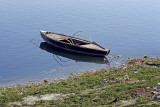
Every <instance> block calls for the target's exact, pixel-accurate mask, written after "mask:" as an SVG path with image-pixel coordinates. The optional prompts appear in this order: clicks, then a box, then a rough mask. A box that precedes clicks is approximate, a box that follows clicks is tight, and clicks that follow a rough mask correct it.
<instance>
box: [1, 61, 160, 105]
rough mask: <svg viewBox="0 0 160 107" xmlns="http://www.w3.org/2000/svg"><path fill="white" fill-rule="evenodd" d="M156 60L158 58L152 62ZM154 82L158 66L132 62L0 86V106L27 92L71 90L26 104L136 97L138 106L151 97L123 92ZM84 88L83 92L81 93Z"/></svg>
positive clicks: (158, 74) (157, 79)
mask: <svg viewBox="0 0 160 107" xmlns="http://www.w3.org/2000/svg"><path fill="white" fill-rule="evenodd" d="M157 62H158V61H156V63H157ZM108 71H109V72H108ZM124 75H128V76H129V77H130V78H131V79H133V80H135V82H134V81H133V80H129V81H124V80H123V79H122V78H123V76H124ZM120 78H121V79H120ZM104 79H107V80H109V82H107V83H106V82H104V81H103V80H104ZM137 80H138V81H137ZM131 81H133V82H131ZM157 83H160V67H152V66H146V65H133V66H129V67H127V68H126V69H124V67H119V68H116V69H115V68H111V69H102V70H100V71H97V72H95V73H94V74H83V75H81V76H78V77H71V78H69V79H67V80H64V81H62V82H59V83H51V84H48V85H46V84H40V85H35V86H18V87H15V88H1V89H0V105H1V106H6V105H7V104H8V103H9V102H14V101H21V100H22V98H24V97H27V96H31V95H33V96H40V95H44V94H50V93H63V94H69V93H70V94H71V93H75V94H72V95H70V96H69V97H67V98H64V99H61V100H51V101H44V100H43V101H37V102H36V103H35V104H34V105H30V106H38V107H39V106H41V107H43V106H50V105H55V106H58V107H67V106H68V107H70V106H71V107H77V106H80V105H81V106H88V107H89V106H102V105H103V106H106V105H107V106H114V104H116V103H117V102H116V101H115V100H117V101H121V100H129V99H137V101H136V104H134V105H135V106H138V105H142V104H146V103H148V102H150V101H151V99H150V98H148V97H146V96H139V95H138V94H136V93H132V94H126V91H127V90H130V89H136V88H146V87H152V86H158V84H157ZM159 87H160V86H159ZM87 90H88V92H87V93H83V92H84V91H87ZM134 105H133V106H134Z"/></svg>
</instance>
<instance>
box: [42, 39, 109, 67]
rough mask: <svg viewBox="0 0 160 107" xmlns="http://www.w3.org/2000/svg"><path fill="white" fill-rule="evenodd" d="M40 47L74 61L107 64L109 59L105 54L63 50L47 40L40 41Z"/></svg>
mask: <svg viewBox="0 0 160 107" xmlns="http://www.w3.org/2000/svg"><path fill="white" fill-rule="evenodd" d="M40 48H41V49H42V50H45V51H47V52H49V53H52V54H53V55H54V57H55V56H60V57H64V58H67V59H70V60H74V61H76V62H89V63H97V64H107V65H109V61H108V59H107V58H106V57H105V56H98V57H96V56H88V55H83V54H77V53H73V52H70V51H66V50H63V49H61V48H57V47H55V46H53V45H51V44H48V43H47V42H41V44H40Z"/></svg>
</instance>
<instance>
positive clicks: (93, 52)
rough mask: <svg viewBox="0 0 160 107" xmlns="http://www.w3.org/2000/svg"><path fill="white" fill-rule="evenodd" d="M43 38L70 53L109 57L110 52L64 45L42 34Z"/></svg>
mask: <svg viewBox="0 0 160 107" xmlns="http://www.w3.org/2000/svg"><path fill="white" fill-rule="evenodd" d="M41 37H42V38H43V40H44V41H46V42H47V43H49V44H51V45H53V46H55V47H57V48H61V49H64V50H67V51H70V52H75V53H78V54H84V55H90V56H105V55H108V54H109V52H110V50H108V51H102V50H97V49H89V48H83V47H80V46H76V45H72V44H67V43H63V42H60V41H56V40H53V39H51V38H48V37H47V36H46V35H45V34H43V33H41Z"/></svg>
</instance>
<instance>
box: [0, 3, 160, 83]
mask: <svg viewBox="0 0 160 107" xmlns="http://www.w3.org/2000/svg"><path fill="white" fill-rule="evenodd" d="M159 4H160V1H159V0H133V1H131V0H110V1H109V0H98V1H97V0H79V1H75V0H67V1H66V0H45V1H44V0H14V1H10V0H5V1H4V0H0V32H1V39H0V86H7V85H11V84H19V83H25V82H28V81H34V80H44V79H46V78H63V77H66V76H68V75H69V74H70V73H77V72H82V71H86V70H92V69H97V68H103V67H108V65H106V64H104V63H96V62H97V60H96V61H90V60H89V59H88V58H85V57H83V58H80V59H85V61H84V60H81V61H80V59H79V60H77V59H75V58H71V57H68V56H67V57H66V56H64V55H62V56H61V55H59V54H58V55H55V54H54V53H50V52H48V51H46V50H44V49H43V50H42V49H41V48H39V46H40V44H41V42H43V40H42V39H41V37H40V34H39V30H48V31H53V32H57V33H65V34H67V35H73V34H74V33H75V32H77V31H79V30H83V31H87V32H89V34H90V35H91V37H92V40H93V41H96V42H97V43H99V44H100V45H102V46H104V47H105V48H108V49H111V54H110V55H112V54H113V55H116V54H120V55H121V58H120V59H119V60H125V59H127V58H128V57H143V56H144V55H149V56H160V48H159V46H160V30H159V28H160V20H159V19H160V8H159ZM34 37H37V38H35V39H34V40H33V41H32V42H33V43H31V42H29V41H30V40H31V39H33V38H34ZM82 38H85V37H82ZM71 59H72V60H71ZM91 59H92V58H91ZM95 59H96V58H95ZM57 60H58V61H59V62H57ZM98 60H99V59H98ZM108 60H109V61H110V63H111V65H113V64H117V62H119V60H115V61H113V60H110V59H109V58H108ZM59 63H60V64H59Z"/></svg>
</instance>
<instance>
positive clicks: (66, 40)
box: [46, 32, 104, 50]
mask: <svg viewBox="0 0 160 107" xmlns="http://www.w3.org/2000/svg"><path fill="white" fill-rule="evenodd" d="M46 36H48V37H49V38H51V39H53V40H57V41H61V42H63V43H67V44H73V45H78V46H80V47H85V48H92V49H98V50H104V48H102V47H100V46H98V45H96V44H93V43H92V42H90V41H86V40H82V39H78V38H75V37H71V36H67V35H64V34H57V33H50V32H46Z"/></svg>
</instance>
